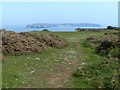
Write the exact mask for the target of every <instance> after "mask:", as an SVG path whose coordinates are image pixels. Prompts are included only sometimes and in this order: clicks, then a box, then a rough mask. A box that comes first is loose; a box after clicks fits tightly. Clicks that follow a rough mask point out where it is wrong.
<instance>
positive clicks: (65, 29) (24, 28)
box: [2, 25, 105, 32]
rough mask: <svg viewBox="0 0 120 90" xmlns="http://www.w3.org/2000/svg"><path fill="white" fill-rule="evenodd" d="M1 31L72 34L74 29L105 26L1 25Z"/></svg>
mask: <svg viewBox="0 0 120 90" xmlns="http://www.w3.org/2000/svg"><path fill="white" fill-rule="evenodd" d="M2 28H3V29H6V30H10V31H15V32H26V31H32V30H37V31H41V30H43V29H48V30H50V31H56V32H59V31H60V32H73V31H75V29H76V28H100V29H102V28H105V26H98V27H97V26H96V27H93V26H69V25H58V26H56V27H46V28H44V27H43V28H30V27H27V25H3V26H2Z"/></svg>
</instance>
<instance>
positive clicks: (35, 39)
mask: <svg viewBox="0 0 120 90" xmlns="http://www.w3.org/2000/svg"><path fill="white" fill-rule="evenodd" d="M0 32H1V33H2V51H3V53H10V54H12V55H21V54H28V53H30V52H43V51H45V50H47V45H49V46H54V47H62V46H66V45H67V42H66V41H65V40H64V39H62V38H59V37H58V36H55V35H53V34H37V33H35V32H21V33H16V32H13V31H6V30H1V31H0Z"/></svg>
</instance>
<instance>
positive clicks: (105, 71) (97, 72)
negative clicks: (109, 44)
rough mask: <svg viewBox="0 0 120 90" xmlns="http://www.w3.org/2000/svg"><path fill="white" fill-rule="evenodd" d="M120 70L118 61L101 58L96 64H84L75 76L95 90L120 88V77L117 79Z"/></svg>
mask: <svg viewBox="0 0 120 90" xmlns="http://www.w3.org/2000/svg"><path fill="white" fill-rule="evenodd" d="M119 70H120V67H119V64H118V62H117V61H109V60H107V59H105V58H101V59H100V60H97V61H96V62H91V63H88V62H87V63H82V64H81V65H80V66H79V67H78V68H77V70H76V71H75V72H74V73H73V76H75V77H79V78H83V79H84V80H86V81H87V82H88V84H90V85H92V86H93V87H95V88H99V87H101V88H115V87H119V82H118V78H119V77H117V75H118V71H119Z"/></svg>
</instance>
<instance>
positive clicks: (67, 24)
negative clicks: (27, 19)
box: [26, 23, 101, 28]
mask: <svg viewBox="0 0 120 90" xmlns="http://www.w3.org/2000/svg"><path fill="white" fill-rule="evenodd" d="M57 26H72V27H101V25H99V24H92V23H62V24H49V23H36V24H31V25H27V26H26V27H27V28H50V27H57Z"/></svg>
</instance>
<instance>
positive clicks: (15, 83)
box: [2, 31, 106, 88]
mask: <svg viewBox="0 0 120 90" xmlns="http://www.w3.org/2000/svg"><path fill="white" fill-rule="evenodd" d="M35 32H38V33H43V34H45V33H53V34H56V35H58V36H60V37H62V38H64V39H65V40H67V41H68V42H69V46H68V47H65V48H60V49H57V48H54V47H49V49H48V50H47V51H45V52H42V53H31V54H29V55H22V56H11V55H5V56H4V57H5V61H3V63H2V68H3V69H2V71H3V79H2V80H3V81H2V86H3V88H20V87H22V88H25V87H30V88H34V87H36V88H47V87H48V88H49V87H55V86H57V85H58V87H74V88H77V87H81V88H84V87H86V88H90V87H93V86H92V85H90V84H89V83H88V82H87V81H86V80H85V79H84V78H78V77H73V76H72V73H73V72H74V71H75V70H76V68H77V67H78V66H79V65H80V64H81V63H83V62H89V63H93V62H98V61H97V60H98V59H100V58H102V57H100V56H99V55H96V54H95V53H94V50H93V49H92V48H88V47H84V46H83V42H84V40H85V39H86V38H87V37H88V36H90V35H103V34H104V32H106V31H101V32H42V31H41V32H39V31H35ZM71 62H74V64H73V65H69V64H70V63H71ZM66 68H68V70H67V69H66ZM69 68H70V70H69ZM67 74H69V75H68V76H67ZM58 75H61V76H60V80H58V79H56V78H57V76H58ZM52 79H53V82H54V83H56V84H55V85H54V83H53V82H52V84H51V83H49V81H50V80H51V81H52Z"/></svg>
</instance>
